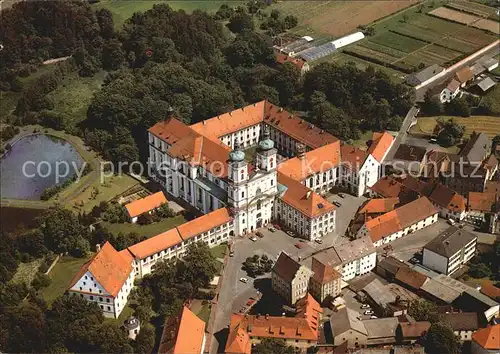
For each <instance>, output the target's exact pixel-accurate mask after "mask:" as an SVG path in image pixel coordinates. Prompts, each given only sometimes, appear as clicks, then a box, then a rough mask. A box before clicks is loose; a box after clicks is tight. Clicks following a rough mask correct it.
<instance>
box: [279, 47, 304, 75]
mask: <svg viewBox="0 0 500 354" xmlns="http://www.w3.org/2000/svg"><path fill="white" fill-rule="evenodd" d="M276 62H278V63H279V64H285V63H292V64H293V65H295V66H296V67H297V69H299V71H300V75H301V76H303V75H305V74H306V73H307V72H308V71H309V69H310V66H309V64H308V63H307V62H306V61H305V60H304V59H301V58H297V57H292V56H289V55H286V54H283V53H279V52H278V53H276Z"/></svg>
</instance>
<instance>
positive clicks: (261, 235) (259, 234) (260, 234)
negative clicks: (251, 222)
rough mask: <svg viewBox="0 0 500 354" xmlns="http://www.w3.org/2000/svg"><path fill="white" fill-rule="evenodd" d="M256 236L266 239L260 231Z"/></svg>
mask: <svg viewBox="0 0 500 354" xmlns="http://www.w3.org/2000/svg"><path fill="white" fill-rule="evenodd" d="M255 234H256V235H257V236H259V237H260V238H262V237H264V234H263V233H262V232H260V231H257V232H256V233H255Z"/></svg>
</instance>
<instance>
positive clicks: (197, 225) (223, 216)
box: [177, 208, 233, 240]
mask: <svg viewBox="0 0 500 354" xmlns="http://www.w3.org/2000/svg"><path fill="white" fill-rule="evenodd" d="M231 220H233V217H232V216H231V213H230V212H229V209H227V208H220V209H217V210H214V211H212V212H210V213H208V214H205V215H202V216H200V217H198V218H196V219H193V220H190V221H188V222H185V223H184V224H182V225H179V226H177V230H178V231H179V235H180V236H181V237H182V239H183V240H188V239H190V238H192V237H194V236H196V235H199V234H201V233H203V232H206V231H209V230H211V229H213V228H214V227H216V226H219V225H223V224H226V223H228V222H230V221H231Z"/></svg>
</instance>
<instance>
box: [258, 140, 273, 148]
mask: <svg viewBox="0 0 500 354" xmlns="http://www.w3.org/2000/svg"><path fill="white" fill-rule="evenodd" d="M259 148H260V149H261V150H271V149H272V148H274V141H272V140H271V139H264V140H262V141H260V142H259Z"/></svg>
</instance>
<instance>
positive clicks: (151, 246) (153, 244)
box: [128, 229, 182, 259]
mask: <svg viewBox="0 0 500 354" xmlns="http://www.w3.org/2000/svg"><path fill="white" fill-rule="evenodd" d="M181 242H182V238H181V236H180V235H179V232H178V231H177V229H170V230H168V231H165V232H163V233H161V234H159V235H156V236H154V237H151V238H148V239H147V240H144V241H142V242H139V243H136V244H135V245H132V246H130V247H129V248H128V250H129V251H130V253H132V254H133V255H134V257H135V258H138V259H143V258H146V257H149V256H151V255H153V254H155V253H158V252H161V251H163V250H166V249H167V248H169V247H172V246H175V245H177V244H180V243H181Z"/></svg>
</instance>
